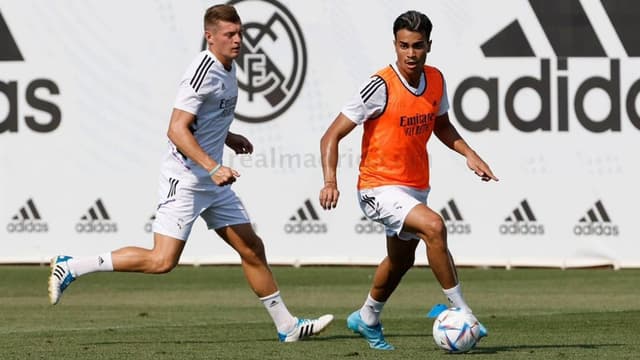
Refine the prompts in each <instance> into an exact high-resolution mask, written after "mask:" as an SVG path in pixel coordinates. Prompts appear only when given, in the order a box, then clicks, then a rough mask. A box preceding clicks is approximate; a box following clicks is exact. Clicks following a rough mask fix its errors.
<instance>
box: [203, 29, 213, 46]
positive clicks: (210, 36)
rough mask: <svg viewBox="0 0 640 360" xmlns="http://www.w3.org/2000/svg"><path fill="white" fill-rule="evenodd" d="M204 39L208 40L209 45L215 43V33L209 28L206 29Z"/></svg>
mask: <svg viewBox="0 0 640 360" xmlns="http://www.w3.org/2000/svg"><path fill="white" fill-rule="evenodd" d="M204 39H205V40H206V41H207V44H208V45H211V44H213V33H212V32H211V30H210V29H209V28H207V29H205V30H204Z"/></svg>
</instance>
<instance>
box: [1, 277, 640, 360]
mask: <svg viewBox="0 0 640 360" xmlns="http://www.w3.org/2000/svg"><path fill="white" fill-rule="evenodd" d="M273 271H274V273H275V275H276V277H277V279H278V282H279V284H280V287H281V290H282V295H283V297H284V300H285V302H286V303H287V306H288V307H289V309H290V310H291V312H292V313H294V315H298V316H318V315H321V314H324V313H333V314H334V315H335V316H336V320H335V321H334V324H333V325H332V326H331V327H330V328H329V329H328V331H327V332H325V333H323V334H321V335H320V336H319V337H315V338H312V339H309V340H307V341H302V342H298V343H291V344H281V343H278V342H277V340H276V331H275V328H274V326H273V324H272V323H271V319H270V318H269V316H268V314H267V313H266V311H265V310H264V308H263V306H262V304H260V302H259V301H258V299H257V298H256V297H255V296H254V295H253V293H252V292H251V291H250V289H249V287H248V286H247V284H246V282H245V280H244V277H243V275H242V270H241V269H240V267H237V266H212V267H198V268H195V267H186V266H184V267H178V268H176V269H175V270H174V271H172V272H171V273H169V274H166V275H143V274H124V273H108V274H107V273H98V274H91V275H87V276H85V277H83V278H81V279H79V280H78V281H76V282H74V283H73V284H72V285H71V286H70V287H69V289H67V291H66V292H65V294H64V296H63V298H62V300H61V302H60V304H58V305H56V306H51V305H49V304H48V298H47V278H48V275H49V269H48V267H45V266H0V359H3V360H9V359H65V360H73V359H93V360H95V359H154V360H162V359H403V360H407V359H451V358H453V357H455V358H456V359H459V358H469V359H474V360H480V359H496V360H497V359H509V360H514V359H637V358H638V354H639V353H640V339H639V335H638V333H639V330H640V286H639V285H640V270H621V271H613V270H606V269H598V270H582V269H581V270H554V269H514V270H508V271H507V270H503V269H490V270H481V269H460V277H461V279H462V284H463V290H464V293H465V296H466V298H467V301H468V302H469V303H470V305H471V306H472V307H473V309H474V312H475V313H476V315H477V316H478V318H479V319H480V320H481V321H482V322H483V323H484V324H485V325H486V326H487V328H488V329H489V337H488V338H486V339H483V341H482V342H481V343H480V344H479V346H478V347H477V348H476V349H475V350H473V351H472V352H470V353H468V354H464V355H449V354H445V353H444V352H442V351H441V350H439V349H437V348H436V346H435V345H434V344H433V340H432V338H431V326H432V320H431V319H427V318H426V317H425V315H426V313H427V312H428V310H429V308H430V307H431V305H433V304H435V303H439V302H443V301H444V296H443V295H442V292H441V291H440V289H439V287H438V285H437V283H436V282H435V280H434V278H433V275H432V274H431V271H430V270H429V269H428V268H414V269H412V270H411V271H409V273H408V274H407V275H406V276H405V279H404V280H403V282H402V283H401V285H400V286H399V288H398V289H397V290H396V293H395V294H394V295H393V297H392V298H391V299H390V301H389V302H388V303H387V305H386V307H385V311H384V315H383V317H382V320H383V323H384V326H385V335H386V338H387V340H388V341H389V342H390V343H392V344H393V345H395V346H396V350H395V351H391V352H381V351H375V350H370V349H369V348H368V346H367V345H366V343H365V341H364V340H363V339H361V338H359V337H358V336H357V335H355V334H353V333H351V332H350V331H349V330H348V329H347V328H346V317H347V316H348V315H349V314H350V313H351V312H352V311H353V310H354V309H356V308H357V307H359V306H360V305H361V304H362V302H363V301H364V299H365V297H366V295H367V291H368V289H369V286H370V282H371V276H372V274H373V271H374V269H373V268H370V267H363V268H360V267H302V268H292V267H274V268H273Z"/></svg>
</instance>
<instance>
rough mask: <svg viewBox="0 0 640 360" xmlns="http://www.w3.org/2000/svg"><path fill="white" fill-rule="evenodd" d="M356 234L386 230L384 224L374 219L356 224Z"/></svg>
mask: <svg viewBox="0 0 640 360" xmlns="http://www.w3.org/2000/svg"><path fill="white" fill-rule="evenodd" d="M355 231H356V234H382V233H383V232H384V226H383V225H382V224H378V223H375V222H372V221H369V222H363V223H360V224H356V226H355Z"/></svg>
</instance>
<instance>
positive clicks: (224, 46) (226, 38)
mask: <svg viewBox="0 0 640 360" xmlns="http://www.w3.org/2000/svg"><path fill="white" fill-rule="evenodd" d="M204 34H205V38H206V39H207V43H208V44H209V50H211V52H212V53H213V54H214V55H216V57H218V60H220V61H221V62H222V63H223V64H224V65H227V66H230V65H231V62H232V61H233V60H234V59H235V58H237V57H238V55H240V49H241V48H242V24H237V23H232V22H228V21H218V22H217V23H216V24H215V25H214V26H211V27H208V28H207V29H206V31H205V33H204Z"/></svg>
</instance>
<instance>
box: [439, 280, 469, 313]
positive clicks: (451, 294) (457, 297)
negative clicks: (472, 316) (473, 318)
mask: <svg viewBox="0 0 640 360" xmlns="http://www.w3.org/2000/svg"><path fill="white" fill-rule="evenodd" d="M442 292H444V295H445V296H446V297H447V299H448V300H449V304H450V305H451V306H452V307H458V308H461V309H462V310H465V311H468V312H472V311H471V308H470V307H469V305H467V303H466V302H465V301H464V298H463V297H462V287H461V286H460V283H458V285H456V286H454V287H452V288H451V289H442Z"/></svg>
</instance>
